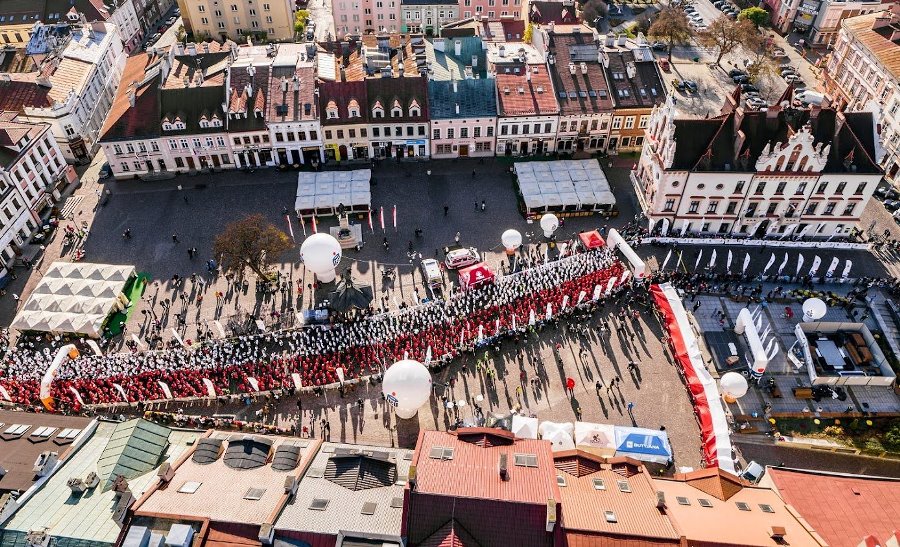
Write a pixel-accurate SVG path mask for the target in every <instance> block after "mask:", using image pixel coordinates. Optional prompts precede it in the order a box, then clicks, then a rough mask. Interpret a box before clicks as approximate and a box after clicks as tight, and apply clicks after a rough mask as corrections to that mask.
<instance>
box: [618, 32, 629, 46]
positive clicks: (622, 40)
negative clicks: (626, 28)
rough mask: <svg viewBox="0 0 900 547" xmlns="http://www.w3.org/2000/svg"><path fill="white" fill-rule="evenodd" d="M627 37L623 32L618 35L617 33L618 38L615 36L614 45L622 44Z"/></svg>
mask: <svg viewBox="0 0 900 547" xmlns="http://www.w3.org/2000/svg"><path fill="white" fill-rule="evenodd" d="M627 38H628V37H627V36H625V35H624V34H619V35H618V38H617V40H616V45H618V46H620V47H622V46H624V45H625V40H626V39H627Z"/></svg>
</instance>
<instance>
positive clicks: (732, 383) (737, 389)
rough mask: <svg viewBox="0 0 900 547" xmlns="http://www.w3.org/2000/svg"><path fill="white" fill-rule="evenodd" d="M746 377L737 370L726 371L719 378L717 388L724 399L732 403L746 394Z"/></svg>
mask: <svg viewBox="0 0 900 547" xmlns="http://www.w3.org/2000/svg"><path fill="white" fill-rule="evenodd" d="M747 388H748V385H747V379H746V378H744V376H743V375H742V374H740V373H737V372H726V373H725V374H723V375H722V378H720V379H719V389H721V390H722V396H723V397H724V398H725V401H727V402H729V403H733V402H735V401H736V400H738V399H740V398H741V397H743V396H744V395H746V394H747Z"/></svg>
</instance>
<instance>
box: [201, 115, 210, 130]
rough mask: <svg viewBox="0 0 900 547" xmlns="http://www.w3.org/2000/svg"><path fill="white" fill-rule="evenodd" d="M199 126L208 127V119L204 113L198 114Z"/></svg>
mask: <svg viewBox="0 0 900 547" xmlns="http://www.w3.org/2000/svg"><path fill="white" fill-rule="evenodd" d="M200 127H202V128H204V129H206V128H207V127H209V120H207V119H206V115H205V114H204V115H203V116H200Z"/></svg>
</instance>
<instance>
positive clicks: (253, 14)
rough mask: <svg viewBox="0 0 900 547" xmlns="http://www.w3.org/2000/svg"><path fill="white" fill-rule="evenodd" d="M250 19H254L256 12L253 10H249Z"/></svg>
mask: <svg viewBox="0 0 900 547" xmlns="http://www.w3.org/2000/svg"><path fill="white" fill-rule="evenodd" d="M250 17H256V10H255V9H253V8H250Z"/></svg>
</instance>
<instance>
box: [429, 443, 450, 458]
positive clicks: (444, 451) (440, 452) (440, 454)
mask: <svg viewBox="0 0 900 547" xmlns="http://www.w3.org/2000/svg"><path fill="white" fill-rule="evenodd" d="M428 457H429V458H431V459H433V460H452V459H453V449H452V448H446V447H443V446H432V447H431V450H430V451H429V452H428Z"/></svg>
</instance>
